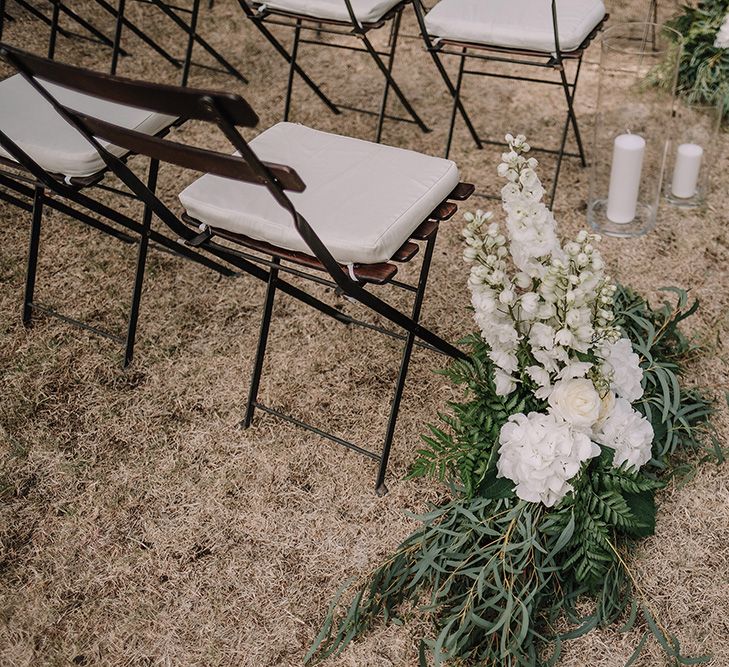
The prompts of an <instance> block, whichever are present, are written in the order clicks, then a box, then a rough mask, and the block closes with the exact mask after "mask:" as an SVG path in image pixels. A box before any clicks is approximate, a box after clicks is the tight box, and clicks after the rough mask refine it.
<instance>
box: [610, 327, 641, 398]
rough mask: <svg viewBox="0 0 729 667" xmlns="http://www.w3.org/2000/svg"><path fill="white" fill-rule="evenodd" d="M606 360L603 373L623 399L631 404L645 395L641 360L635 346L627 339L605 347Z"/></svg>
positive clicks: (621, 339)
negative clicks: (642, 383) (634, 349)
mask: <svg viewBox="0 0 729 667" xmlns="http://www.w3.org/2000/svg"><path fill="white" fill-rule="evenodd" d="M602 357H603V359H604V360H605V364H604V365H603V373H604V375H605V376H606V377H607V378H609V380H610V387H611V389H612V390H613V391H614V392H615V393H616V394H617V395H618V396H620V397H621V398H624V399H626V400H628V401H630V402H631V403H632V402H633V401H637V400H638V399H639V398H640V397H641V396H642V395H643V386H642V385H641V381H642V379H643V369H642V368H641V367H640V358H639V357H638V355H637V354H636V353H635V352H633V345H632V344H631V342H630V341H629V340H628V339H627V338H620V339H619V340H617V341H615V342H614V343H607V344H606V345H605V346H603V349H602Z"/></svg>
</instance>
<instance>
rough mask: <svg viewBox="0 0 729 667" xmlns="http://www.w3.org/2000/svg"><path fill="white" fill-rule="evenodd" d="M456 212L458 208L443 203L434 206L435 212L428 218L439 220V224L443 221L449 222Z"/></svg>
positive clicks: (449, 203)
mask: <svg viewBox="0 0 729 667" xmlns="http://www.w3.org/2000/svg"><path fill="white" fill-rule="evenodd" d="M457 210H458V206H456V205H455V204H454V203H453V202H451V201H444V202H441V203H440V204H438V206H436V208H435V210H434V211H433V212H432V213H431V214H430V216H429V217H430V218H432V219H433V220H440V221H441V222H443V221H445V220H450V219H451V218H452V217H453V216H454V215H455V214H456V211H457Z"/></svg>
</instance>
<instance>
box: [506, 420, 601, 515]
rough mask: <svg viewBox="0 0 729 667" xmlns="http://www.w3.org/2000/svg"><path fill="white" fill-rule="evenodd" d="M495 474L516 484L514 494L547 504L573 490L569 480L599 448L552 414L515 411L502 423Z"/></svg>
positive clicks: (552, 503)
mask: <svg viewBox="0 0 729 667" xmlns="http://www.w3.org/2000/svg"><path fill="white" fill-rule="evenodd" d="M499 444H500V447H499V460H498V462H497V468H498V476H499V477H506V478H508V479H510V480H511V481H513V482H515V484H516V488H515V491H516V495H517V496H518V497H519V498H521V499H522V500H526V501H529V502H533V503H536V502H542V503H544V504H545V505H546V506H547V507H552V506H553V505H555V504H556V503H558V502H559V501H560V500H562V498H564V496H565V495H566V494H568V493H569V492H570V491H572V489H573V487H572V485H571V484H570V483H569V480H570V479H572V478H573V477H574V476H575V475H576V474H577V473H578V472H579V471H580V466H581V465H582V464H583V463H584V462H585V461H587V460H589V459H591V458H593V457H595V456H598V455H599V453H600V448H599V447H598V446H597V445H596V444H595V443H594V442H592V441H591V440H590V438H589V437H588V436H587V435H586V434H584V433H580V432H576V431H574V430H573V429H572V428H571V427H570V425H569V424H567V423H566V422H564V421H562V420H560V419H558V418H557V417H555V416H554V415H552V414H541V413H538V412H530V413H529V414H528V415H524V414H516V415H512V416H511V417H510V418H509V421H508V422H506V424H504V425H503V426H502V427H501V433H500V434H499Z"/></svg>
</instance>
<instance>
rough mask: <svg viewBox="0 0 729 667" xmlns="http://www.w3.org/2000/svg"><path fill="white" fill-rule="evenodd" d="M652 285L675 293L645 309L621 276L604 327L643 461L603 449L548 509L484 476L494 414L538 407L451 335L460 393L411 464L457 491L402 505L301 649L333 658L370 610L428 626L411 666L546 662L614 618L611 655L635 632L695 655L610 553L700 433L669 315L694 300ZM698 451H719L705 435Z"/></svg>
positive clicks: (686, 311) (645, 516)
mask: <svg viewBox="0 0 729 667" xmlns="http://www.w3.org/2000/svg"><path fill="white" fill-rule="evenodd" d="M667 291H668V292H672V293H674V294H675V295H676V297H677V302H676V304H675V305H674V306H672V305H670V304H668V303H664V304H662V305H661V306H660V307H658V308H652V307H651V306H650V304H648V302H647V301H645V300H644V299H643V298H641V297H640V296H638V295H637V294H635V293H634V292H633V291H632V290H630V289H628V288H625V287H623V288H620V289H619V291H618V293H617V294H616V308H615V312H616V314H617V316H618V318H619V324H620V326H621V327H622V329H623V331H624V332H625V335H626V336H628V337H629V338H630V340H631V341H632V343H633V346H634V348H635V350H636V351H637V352H638V353H639V355H641V364H642V367H643V369H644V372H645V378H644V379H645V386H644V389H645V393H644V396H643V399H642V401H641V403H640V404H639V406H638V407H639V408H640V409H641V410H642V411H643V412H644V414H645V415H646V417H647V418H648V419H650V420H651V423H652V424H653V428H654V431H655V433H656V440H655V446H654V451H653V455H654V459H653V460H652V461H651V462H650V464H648V465H646V466H644V467H643V468H642V469H641V470H640V471H636V470H634V469H627V468H626V467H620V468H615V467H613V465H612V463H613V451H612V450H611V449H609V448H607V447H604V448H602V452H601V454H600V456H598V457H595V458H593V459H591V460H589V461H588V462H586V463H585V464H584V465H583V469H582V470H581V471H580V474H579V475H578V476H577V477H575V478H574V479H573V480H572V484H573V487H574V489H573V492H572V493H570V494H568V495H567V496H565V498H564V499H563V500H562V502H560V503H559V504H558V505H557V506H555V507H552V508H545V507H544V506H543V505H541V504H535V503H528V502H525V501H522V500H519V499H518V498H517V497H516V496H515V494H514V492H513V489H512V485H511V483H510V482H509V481H508V480H504V479H500V478H498V477H497V476H496V472H497V471H496V457H497V454H498V452H497V449H498V436H499V431H500V429H501V426H502V425H503V424H504V422H505V421H506V420H507V419H508V418H509V416H510V415H511V414H514V413H517V412H529V411H532V410H537V411H543V410H544V408H545V404H544V402H543V401H539V400H537V399H535V398H534V397H533V389H534V387H533V386H531V385H530V384H529V381H528V378H525V377H522V384H521V385H520V387H521V388H520V389H519V390H518V392H516V393H515V394H513V395H512V396H510V397H508V398H501V397H496V395H495V391H494V389H495V388H494V385H493V367H492V364H491V362H490V360H489V359H488V356H487V351H488V350H487V348H486V346H485V345H484V343H483V342H482V341H481V339H480V337H479V336H477V335H474V336H470V337H469V338H468V339H466V340H465V341H464V343H465V344H467V345H468V346H469V347H470V349H471V353H472V355H471V357H470V359H469V360H467V361H457V362H454V363H453V364H452V365H451V366H450V367H449V368H448V369H447V370H446V371H443V372H444V374H445V375H446V376H447V377H449V379H450V380H451V381H452V382H453V383H454V384H455V385H456V386H459V387H461V388H462V389H463V391H464V399H463V401H461V402H454V403H451V404H449V407H450V412H448V413H447V414H442V415H440V419H441V424H440V426H430V427H429V430H430V432H429V434H428V435H427V436H425V437H424V438H423V440H424V442H425V446H424V448H423V449H421V450H420V451H419V452H418V458H417V460H416V462H415V464H414V466H413V469H412V472H411V476H413V477H418V476H425V475H428V476H432V477H435V478H437V479H440V480H444V481H447V482H449V483H450V484H451V486H452V487H453V488H454V490H455V491H456V492H457V497H456V498H455V499H454V500H452V501H451V502H449V503H447V504H444V505H442V506H439V507H433V508H432V510H431V511H430V512H429V513H428V514H425V515H423V516H420V517H416V518H418V519H419V521H420V524H421V525H420V528H419V529H418V530H416V531H415V532H414V533H413V534H412V535H410V536H409V537H408V538H407V539H406V540H405V541H404V542H403V543H402V544H401V545H400V547H399V548H398V549H397V550H396V551H395V553H394V554H393V555H392V556H391V557H390V559H388V561H387V562H386V563H384V564H383V565H382V566H380V567H379V568H377V569H376V570H375V571H374V572H373V573H371V574H370V575H369V576H368V577H367V579H366V580H365V581H364V582H361V583H357V584H355V583H351V582H350V583H349V584H347V585H345V586H344V587H343V588H342V589H341V590H340V592H339V594H338V595H337V596H336V598H335V600H334V601H333V602H332V605H331V606H330V608H329V611H328V613H327V616H326V619H325V622H324V624H323V626H322V629H321V632H320V633H319V635H318V636H317V638H316V639H315V641H314V643H313V645H312V647H311V649H310V651H309V653H308V654H307V656H306V661H307V662H308V661H310V660H314V659H316V660H322V659H324V658H327V657H329V656H332V655H337V654H338V653H340V652H341V651H343V650H344V649H345V648H346V647H347V646H348V645H349V643H350V642H351V641H352V640H353V639H355V638H356V637H357V636H359V635H361V634H363V633H365V632H366V631H367V630H369V629H370V628H371V627H372V626H373V624H375V623H378V622H383V621H384V622H385V623H388V622H392V623H402V622H403V621H404V620H406V618H407V616H408V615H410V614H413V613H419V614H425V615H427V616H428V617H429V618H430V619H431V620H432V623H433V632H432V635H431V636H429V637H425V638H423V639H422V640H421V646H420V665H421V666H423V667H424V666H425V665H427V664H429V663H428V660H429V657H428V656H430V659H432V661H433V662H434V664H435V665H441V664H443V663H445V662H450V661H454V660H455V661H457V663H458V664H459V665H476V664H479V665H500V666H502V665H503V666H505V667H546V666H548V665H554V664H556V662H557V661H558V659H559V655H560V651H561V646H562V642H564V641H565V640H568V639H573V638H576V637H579V636H581V635H583V634H585V633H588V632H590V631H591V630H592V629H594V628H596V627H598V626H603V625H608V624H613V623H617V622H621V623H622V626H621V628H620V629H621V630H623V631H626V630H628V629H630V628H632V627H633V626H634V625H635V623H636V622H639V621H642V623H643V625H644V627H645V628H646V632H645V635H644V636H643V638H642V639H641V641H640V642H639V644H638V646H637V647H636V649H635V652H634V654H633V655H632V656H631V658H630V660H629V661H628V663H627V665H626V667H627V666H628V665H631V664H633V663H634V662H635V660H636V659H637V658H638V656H639V655H640V653H641V651H642V649H643V647H644V646H645V644H646V641H647V640H648V638H649V637H653V638H655V640H656V641H657V642H658V643H659V645H660V646H661V648H662V649H663V651H664V652H665V654H666V655H667V656H668V657H669V658H670V659H671V661H672V664H698V663H700V662H705V661H707V660H708V659H709V658H708V657H707V656H701V657H699V658H687V657H685V656H683V655H681V650H680V645H679V642H678V640H677V639H676V638H675V637H673V636H672V635H671V634H670V633H668V631H666V630H665V629H664V628H663V627H662V626H661V625H660V623H659V622H658V621H657V620H656V618H655V615H654V614H653V612H652V611H651V610H650V608H649V607H648V605H647V604H646V603H645V601H643V600H642V599H641V598H642V595H641V592H640V590H639V589H637V588H636V584H635V582H634V580H633V579H632V576H631V574H630V571H629V569H628V567H627V565H626V562H625V559H626V557H627V554H628V553H629V552H630V550H631V548H632V546H633V545H634V544H635V543H636V542H637V541H638V540H640V539H642V538H644V537H647V536H649V535H651V534H653V531H654V529H655V517H656V504H655V498H654V494H655V492H656V491H657V490H658V489H660V488H661V487H663V486H664V484H665V483H664V482H663V481H662V479H661V477H662V476H665V474H666V473H670V472H672V471H673V469H674V468H673V462H674V461H675V460H676V456H677V455H682V454H685V453H687V452H695V451H697V450H700V449H704V448H706V442H707V440H708V441H711V440H712V437H713V438H714V440H715V436H713V434H712V430H711V424H710V421H709V418H710V416H711V414H712V404H711V402H710V400H709V399H708V398H707V397H705V396H704V395H703V394H702V393H701V392H699V391H698V390H695V389H688V390H687V389H685V388H684V387H682V386H681V382H680V378H681V372H682V364H683V363H684V362H685V361H686V360H687V359H689V358H690V357H691V355H692V354H694V353H695V352H696V349H697V348H696V347H695V346H694V345H693V344H692V343H691V341H690V340H689V339H687V338H686V337H685V336H684V334H683V333H682V332H681V331H680V328H679V324H680V323H681V322H682V321H683V320H684V319H685V318H686V317H688V316H690V315H691V314H692V313H693V312H695V310H696V308H697V304H696V303H694V304H689V301H688V296H687V294H686V292H684V291H682V290H677V289H674V288H670V289H668V290H667ZM522 366H523V364H522ZM710 451H712V453H713V455H714V456H715V457H716V458H717V459H719V460H720V459H721V450H720V448H719V447H718V445H716V444H715V445H714V449H713V450H710ZM345 599H347V601H346V602H345ZM586 601H590V603H591V604H590V609H589V611H588V612H587V613H585V604H584V603H585V602H586ZM578 603H579V604H578ZM565 621H567V622H568V623H569V624H570V625H571V626H572V628H573V629H572V630H570V631H568V632H566V633H563V634H560V633H558V632H557V631H556V630H555V625H556V624H557V623H562V624H563V623H564V622H565Z"/></svg>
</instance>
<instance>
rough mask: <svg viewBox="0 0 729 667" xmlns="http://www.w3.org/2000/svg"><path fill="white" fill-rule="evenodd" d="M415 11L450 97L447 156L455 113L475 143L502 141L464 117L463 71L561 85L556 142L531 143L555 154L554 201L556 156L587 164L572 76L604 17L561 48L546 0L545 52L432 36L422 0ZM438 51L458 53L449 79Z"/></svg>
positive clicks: (554, 7) (554, 4)
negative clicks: (510, 69)
mask: <svg viewBox="0 0 729 667" xmlns="http://www.w3.org/2000/svg"><path fill="white" fill-rule="evenodd" d="M414 8H415V13H416V16H417V19H418V25H419V27H420V32H421V34H422V36H423V40H424V41H425V48H426V50H427V51H428V53H430V55H431V57H432V59H433V62H434V63H435V66H436V68H437V69H438V72H439V73H440V75H441V77H442V78H443V82H444V83H445V85H446V88H447V89H448V92H449V93H450V95H451V97H452V98H453V105H452V108H451V116H450V125H449V128H448V136H447V139H446V147H445V156H446V157H448V156H449V155H450V152H451V147H452V143H453V133H454V130H455V126H456V117H457V115H460V116H461V117H462V118H463V120H464V122H465V124H466V127H467V128H468V131H469V133H470V135H471V137H472V138H473V141H474V143H475V144H476V147H477V148H479V149H480V148H483V145H484V144H486V145H493V146H503V143H504V142H503V139H501V140H492V139H484V138H482V137H481V136H479V134H478V131H477V130H476V128H475V127H474V125H473V122H472V121H471V118H470V117H469V115H468V113H467V111H466V109H465V107H464V105H463V102H462V100H461V93H462V89H463V80H464V77H465V76H466V75H471V76H483V77H490V78H496V79H509V80H513V81H524V82H528V83H541V84H546V85H551V86H561V87H562V90H563V91H564V96H565V101H566V103H567V118H566V120H565V122H564V127H563V130H562V136H561V140H560V144H559V147H558V148H557V149H554V148H545V147H534V146H533V147H532V150H533V151H537V152H541V153H548V154H551V155H555V156H556V161H557V163H556V167H555V171H554V178H553V181H552V188H551V191H550V194H549V206H550V207H551V206H552V204H553V202H554V197H555V193H556V191H557V182H558V180H559V174H560V171H561V169H562V160H563V159H564V158H565V157H575V158H579V159H580V162H581V164H582V166H583V167H585V166H586V165H587V161H586V158H585V150H584V147H583V143H582V136H581V134H580V130H579V127H578V124H577V116H576V114H575V110H574V99H575V90H576V88H577V82H578V80H579V76H580V70H581V68H582V58H583V56H584V52H585V50H586V49H587V47H588V46H589V45H590V43H591V42H592V40H593V39H594V38H595V36H596V35H597V33H598V32H599V31H600V29H601V28H602V26H603V25H604V23H605V21H606V20H607V18H608V15H607V14H606V15H605V16H604V17H603V19H602V21H601V22H600V23H599V24H598V25H597V26H595V28H594V29H593V30H592V31H591V32H590V34H589V35H588V36H587V37H586V38H585V39H584V41H583V42H582V44H580V46H579V47H578V48H577V49H575V50H573V51H562V50H561V48H560V43H559V28H558V25H557V0H552V25H553V28H554V42H555V51H554V53H551V54H545V53H542V52H538V51H530V50H525V49H512V48H505V47H498V46H490V45H486V44H478V43H474V42H463V41H457V40H452V39H445V38H444V39H437V40H434V39H433V38H432V37H431V36H430V35H429V33H428V30H427V28H426V25H425V16H424V14H423V10H422V6H421V5H419V4H418V3H417V2H416V3H414ZM442 56H455V57H456V58H458V59H459V62H458V73H457V75H456V80H455V83H454V82H453V80H452V79H451V77H450V76H449V75H448V71H447V70H446V68H445V65H444V64H443V61H442V60H441V57H442ZM467 58H470V59H473V60H476V61H480V62H482V63H501V64H508V65H520V66H526V67H534V68H538V69H540V70H553V71H556V72H557V73H558V74H559V80H555V79H550V78H542V77H536V76H534V77H531V76H520V75H516V74H504V73H501V72H495V71H484V70H477V69H466V59H467ZM569 61H575V62H576V66H575V69H574V73H573V76H572V77H571V78H570V77H569V76H568V73H567V71H566V67H565V65H566V63H567V62H569ZM570 126H571V127H572V130H573V134H574V138H575V142H576V144H577V152H576V153H575V152H571V151H568V150H566V148H567V136H568V132H569V128H570ZM488 197H489V198H494V199H498V197H496V196H494V197H491V196H488Z"/></svg>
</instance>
